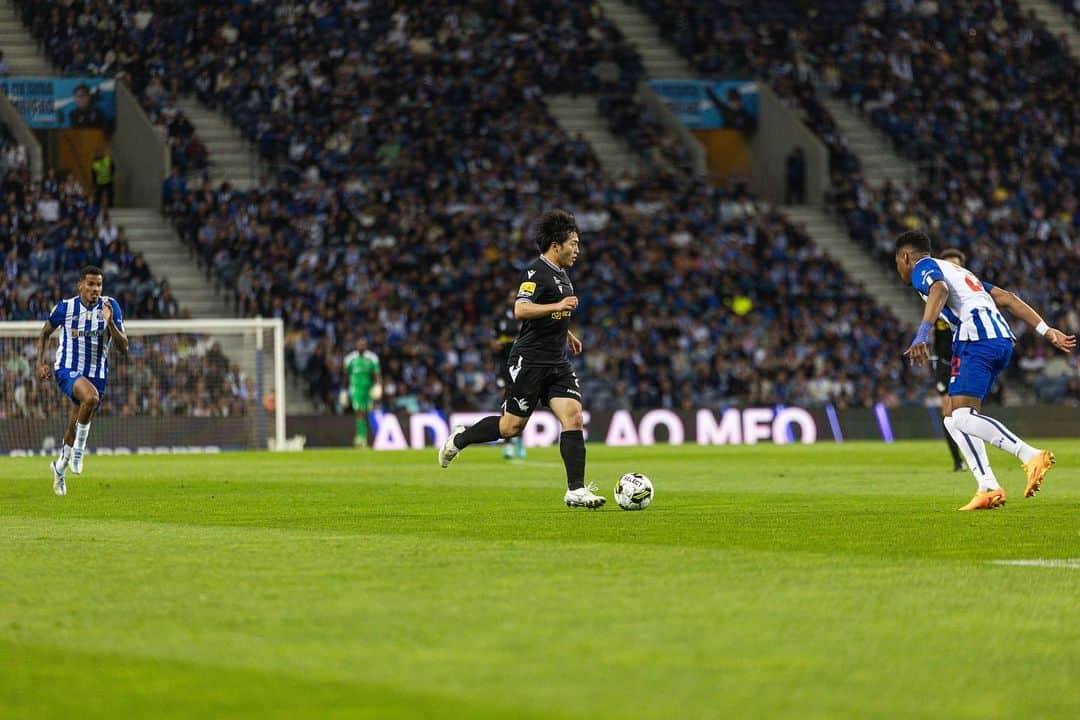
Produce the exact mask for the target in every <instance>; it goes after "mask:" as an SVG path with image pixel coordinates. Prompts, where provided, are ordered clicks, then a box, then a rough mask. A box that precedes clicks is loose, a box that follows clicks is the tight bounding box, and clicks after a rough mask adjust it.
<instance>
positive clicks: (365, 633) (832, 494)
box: [0, 441, 1080, 719]
mask: <svg viewBox="0 0 1080 720" xmlns="http://www.w3.org/2000/svg"><path fill="white" fill-rule="evenodd" d="M1047 445H1048V446H1049V447H1051V449H1053V450H1055V451H1056V452H1057V456H1058V466H1057V469H1056V470H1054V471H1053V472H1051V473H1050V475H1049V476H1048V479H1047V482H1046V484H1045V486H1044V490H1043V492H1042V493H1040V495H1039V496H1038V497H1037V498H1035V499H1032V500H1024V499H1023V497H1022V495H1023V475H1022V472H1021V471H1020V470H1019V468H1018V466H1017V463H1016V461H1015V460H1014V459H1013V458H1011V457H1009V456H1007V455H1004V454H1003V453H1000V452H998V451H994V450H991V452H992V453H993V454H992V456H991V457H992V460H993V461H994V462H995V465H996V468H997V471H998V476H999V479H1001V480H1002V481H1003V484H1004V485H1005V487H1006V489H1007V490H1008V492H1009V498H1010V499H1009V503H1008V505H1007V506H1006V507H1005V508H1003V509H1001V510H995V511H992V512H981V513H958V512H956V511H955V508H957V507H959V506H960V505H961V504H963V503H964V502H966V501H967V500H968V499H969V497H970V496H971V494H972V493H973V491H974V484H973V481H972V480H971V478H970V475H967V474H964V475H961V474H954V473H951V472H948V471H947V468H948V465H949V460H948V456H947V453H946V451H945V448H944V445H943V444H942V443H898V444H896V445H893V446H885V445H883V444H877V443H874V444H869V443H868V444H859V443H849V444H845V445H843V446H835V445H826V444H820V445H815V446H810V447H803V446H794V447H791V446H789V447H775V446H757V447H744V448H699V447H681V448H669V447H653V448H642V449H635V450H627V449H606V448H602V447H596V446H590V447H589V477H590V479H591V480H594V481H596V482H598V483H599V484H600V485H601V488H602V490H603V491H604V493H605V494H606V495H607V496H608V497H609V505H608V506H607V507H605V508H604V509H602V510H600V511H596V512H590V511H585V510H577V511H571V510H568V509H567V508H565V507H563V505H562V492H563V489H564V482H563V477H564V476H563V471H562V465H561V462H560V461H559V456H558V451H557V449H547V450H533V451H531V452H530V454H529V459H528V460H527V461H526V462H523V463H515V464H508V463H505V462H504V461H503V460H502V459H501V457H500V456H499V453H498V451H497V450H495V449H491V448H470V449H469V450H467V451H466V452H465V453H464V454H463V455H462V456H461V457H460V458H458V459H457V460H456V461H455V462H454V464H453V465H452V466H451V467H450V469H448V470H441V469H440V468H438V467H437V466H436V464H435V452H434V450H430V451H428V452H425V453H422V454H421V453H414V452H404V453H388V454H373V453H370V452H367V453H362V452H354V451H327V452H305V453H303V454H295V455H292V454H289V455H271V454H266V453H261V454H230V455H222V456H216V457H214V456H186V457H185V456H174V457H128V458H119V457H116V458H110V457H95V456H91V457H89V458H88V459H87V461H86V472H85V474H84V475H83V476H82V477H75V476H69V479H68V496H67V497H66V498H57V497H54V496H53V495H52V491H51V475H50V473H49V470H48V467H47V462H48V461H47V459H43V458H35V459H17V460H16V459H5V460H0V717H4V718H20V717H26V718H48V717H56V718H70V717H80V718H85V717H109V718H115V717H134V716H155V717H178V718H180V717H182V718H191V717H218V716H251V717H288V718H294V717H303V716H310V717H348V718H356V717H370V718H397V717H407V718H413V717H432V718H435V717H438V718H446V717H463V718H488V717H513V718H518V719H520V718H630V717H645V718H716V717H732V718H735V717H739V718H743V717H790V718H800V719H805V718H839V717H851V718H876V717H880V718H886V717H903V718H930V717H941V718H1007V717H1015V718H1032V717H1040V718H1076V717H1080V442H1077V441H1059V442H1054V443H1047ZM631 470H636V471H640V472H644V473H646V474H648V475H649V476H650V477H651V478H652V479H653V481H654V483H655V485H656V491H657V495H656V499H655V501H654V503H653V505H652V507H650V508H649V509H648V510H646V511H645V512H639V513H628V512H622V511H620V510H619V509H618V508H617V507H615V506H614V505H613V504H612V503H611V502H610V497H611V489H612V487H613V486H614V484H615V480H616V479H617V478H618V476H619V475H620V474H622V473H623V472H627V471H631ZM995 561H1035V564H1032V565H1003V564H995Z"/></svg>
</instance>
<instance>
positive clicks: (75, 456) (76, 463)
mask: <svg viewBox="0 0 1080 720" xmlns="http://www.w3.org/2000/svg"><path fill="white" fill-rule="evenodd" d="M82 461H83V451H82V450H72V451H71V459H70V460H68V468H69V469H70V470H71V472H73V473H75V474H76V475H82Z"/></svg>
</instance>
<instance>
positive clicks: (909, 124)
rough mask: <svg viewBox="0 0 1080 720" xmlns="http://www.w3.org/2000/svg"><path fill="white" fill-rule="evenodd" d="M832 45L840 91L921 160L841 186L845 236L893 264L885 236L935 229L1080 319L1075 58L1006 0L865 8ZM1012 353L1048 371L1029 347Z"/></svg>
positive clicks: (989, 272)
mask: <svg viewBox="0 0 1080 720" xmlns="http://www.w3.org/2000/svg"><path fill="white" fill-rule="evenodd" d="M828 48H829V54H828V55H827V56H826V55H824V54H822V58H827V59H826V60H823V63H824V67H823V71H824V72H823V74H824V75H825V76H826V77H829V78H831V80H830V85H831V87H832V88H833V89H834V90H835V92H837V93H838V94H840V95H842V96H843V97H846V98H847V99H849V100H850V101H851V102H852V103H854V104H855V105H857V106H858V107H859V108H860V109H862V110H863V112H864V113H865V114H866V116H867V117H868V118H869V119H870V120H871V121H872V122H873V123H874V124H875V125H877V126H878V127H879V128H881V129H882V130H883V131H884V132H885V133H886V134H888V135H889V137H891V138H892V139H893V141H894V143H895V144H896V147H897V149H898V151H900V152H902V153H904V154H906V155H908V156H909V157H911V158H912V159H913V160H914V161H916V162H918V163H920V164H922V165H923V166H924V168H925V169H926V172H924V173H923V174H922V175H921V176H920V178H919V180H918V181H916V182H913V183H907V184H904V185H893V184H889V185H886V186H885V187H883V188H880V189H872V188H868V187H865V186H860V185H858V184H857V183H848V184H846V185H844V186H842V187H841V189H840V192H839V193H838V195H837V206H838V210H839V211H840V212H841V213H843V214H844V216H845V218H846V220H847V223H848V226H849V228H850V230H851V232H852V234H853V236H854V237H855V238H857V239H859V240H860V241H861V242H863V243H864V244H865V245H866V246H867V247H868V248H871V249H874V250H875V251H876V252H877V253H878V255H879V256H880V257H881V259H882V261H883V262H886V263H887V262H890V261H891V257H888V255H889V253H888V252H887V251H886V243H887V242H888V239H889V238H890V237H892V236H895V234H896V233H897V232H899V231H901V230H903V229H908V228H912V227H925V228H929V229H930V230H931V231H932V232H933V234H934V235H935V236H936V237H937V238H938V240H939V242H940V243H941V244H942V245H947V246H951V247H957V248H960V249H961V250H963V251H964V252H966V253H967V255H968V267H970V269H971V270H972V271H973V272H975V273H976V274H978V275H979V276H981V277H984V278H986V279H987V280H989V281H991V282H994V283H996V284H998V285H1001V286H1003V287H1007V288H1009V289H1011V290H1013V291H1015V292H1017V293H1018V294H1020V295H1021V296H1022V297H1024V298H1026V299H1027V300H1028V301H1029V302H1031V303H1032V304H1033V305H1035V306H1036V307H1038V308H1039V309H1041V310H1042V311H1043V312H1045V313H1046V314H1047V315H1048V317H1049V318H1050V319H1051V320H1054V321H1056V322H1058V323H1060V324H1062V325H1063V326H1065V327H1069V328H1073V329H1075V328H1077V327H1080V283H1078V282H1077V281H1076V277H1077V275H1078V272H1080V201H1078V193H1080V96H1078V95H1077V94H1076V93H1075V92H1074V91H1073V90H1072V87H1073V86H1074V85H1075V78H1076V77H1077V73H1078V72H1080V65H1078V63H1077V62H1076V61H1075V60H1074V59H1073V58H1071V57H1070V55H1069V54H1068V52H1067V51H1066V49H1065V48H1064V47H1063V46H1062V45H1061V44H1060V41H1059V40H1058V39H1057V38H1055V37H1054V36H1053V35H1052V34H1051V33H1049V32H1048V31H1047V30H1046V29H1045V28H1044V27H1043V26H1041V25H1040V24H1038V23H1037V22H1036V21H1035V19H1034V18H1033V17H1032V16H1029V15H1028V14H1027V13H1025V11H1024V10H1023V9H1022V8H1021V7H1020V6H1019V5H1018V4H1017V3H1016V2H1014V1H1013V0H999V1H998V2H995V3H977V2H974V1H973V0H964V1H961V2H955V3H949V4H940V5H939V4H937V3H919V4H916V5H915V6H913V7H912V8H910V9H905V8H904V7H902V6H901V5H899V4H896V3H885V4H883V5H875V4H868V5H867V6H866V7H864V8H863V9H862V11H861V12H860V13H859V14H858V15H857V16H856V17H854V18H853V19H852V21H851V22H849V23H846V24H845V26H844V27H843V28H842V29H840V30H838V31H837V32H836V33H835V37H833V38H832V40H831V41H830V42H829V44H828ZM1021 329H1023V328H1022V326H1021ZM1029 344H1030V343H1029ZM1019 350H1020V352H1019V354H1020V355H1021V358H1022V360H1021V365H1022V366H1024V367H1026V368H1028V369H1029V370H1031V371H1035V370H1042V369H1043V362H1042V360H1041V358H1043V356H1044V355H1045V353H1044V351H1043V349H1042V348H1040V347H1039V346H1038V345H1037V344H1036V345H1032V346H1031V347H1028V346H1027V345H1025V343H1023V342H1022V343H1021V347H1020V348H1019ZM1074 364H1075V363H1074ZM1072 371H1073V372H1076V369H1075V367H1074V368H1073V370H1072Z"/></svg>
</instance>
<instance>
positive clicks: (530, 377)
mask: <svg viewBox="0 0 1080 720" xmlns="http://www.w3.org/2000/svg"><path fill="white" fill-rule="evenodd" d="M533 237H534V239H535V240H536V247H537V249H538V250H539V251H540V257H539V258H537V259H536V260H535V261H534V262H533V263H532V264H531V265H529V267H528V268H527V269H526V270H525V273H524V274H523V275H522V277H521V283H520V284H519V285H518V292H517V297H516V298H515V300H514V317H515V318H517V319H518V320H520V321H522V322H521V330H520V332H519V333H518V337H517V340H515V341H514V345H513V347H512V348H511V349H510V357H509V359H508V368H507V371H508V373H509V375H510V384H509V385H508V386H507V388H506V399H505V400H504V401H503V412H502V416H501V417H494V416H492V417H487V418H484V419H483V420H481V421H480V422H478V423H476V424H475V425H472V426H470V427H467V428H466V427H464V426H461V425H459V426H457V427H455V428H454V429H453V430H452V431H451V432H450V437H448V438H447V439H446V442H445V443H443V446H442V448H441V449H440V450H439V465H441V466H442V467H447V466H448V465H449V464H450V462H451V461H452V460H453V459H454V458H455V457H457V455H458V453H460V452H461V451H462V450H464V449H465V448H467V447H468V446H469V445H472V444H474V443H488V442H494V441H496V440H499V439H500V438H502V439H505V438H512V437H516V436H518V435H520V434H521V431H522V430H524V429H525V424H526V423H527V422H528V421H529V416H530V415H531V414H532V412H533V410H535V409H536V406H537V404H539V403H543V404H544V405H547V406H548V407H549V408H551V412H553V413H555V417H556V418H558V419H559V423H560V424H561V425H562V429H563V431H562V436H561V437H560V438H559V450H560V451H561V452H562V458H563V464H564V465H565V466H566V487H567V490H566V495H564V496H563V501H564V502H565V503H566V506H567V507H586V508H598V507H600V506H601V505H603V504H604V502H605V499H604V498H603V496H601V495H597V494H596V486H595V485H593V484H591V483H590V484H589V485H586V484H585V435H584V432H583V424H582V417H581V386H580V384H579V383H578V379H577V374H576V373H575V372H574V367H573V366H572V365H571V364H570V359H569V357H568V356H567V349H569V351H570V352H571V353H573V354H574V355H577V354H578V353H580V352H581V341H580V340H578V338H577V336H575V335H574V333H572V332H570V318H571V317H573V315H574V309H575V308H576V307H577V305H578V299H577V296H576V295H574V286H573V283H571V282H570V277H569V276H568V275H567V274H566V268H568V267H570V266H572V265H573V264H574V261H575V260H577V257H578V253H579V252H580V250H581V239H580V238H579V236H578V229H577V223H576V222H575V221H574V216H573V215H571V214H570V213H568V212H565V211H563V210H549V211H548V212H546V213H544V214H543V215H542V216H541V217H540V219H539V220H538V221H537V223H536V227H535V229H534V231H533Z"/></svg>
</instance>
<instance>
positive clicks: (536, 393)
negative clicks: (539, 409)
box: [503, 357, 581, 418]
mask: <svg viewBox="0 0 1080 720" xmlns="http://www.w3.org/2000/svg"><path fill="white" fill-rule="evenodd" d="M507 369H508V372H509V375H510V384H509V385H507V386H506V399H505V400H504V401H503V410H505V411H506V412H508V413H510V414H511V415H516V416H517V417H522V418H527V417H529V416H530V415H532V412H533V410H535V409H536V405H537V403H543V404H544V405H547V406H548V407H551V399H552V398H570V399H571V400H577V401H578V402H581V384H580V383H579V382H578V379H577V373H575V372H574V366H573V365H571V364H570V363H568V362H567V363H563V364H562V365H534V366H532V367H530V366H529V364H528V362H526V361H525V360H524V359H523V358H520V357H515V358H510V363H509V364H508V366H507Z"/></svg>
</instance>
